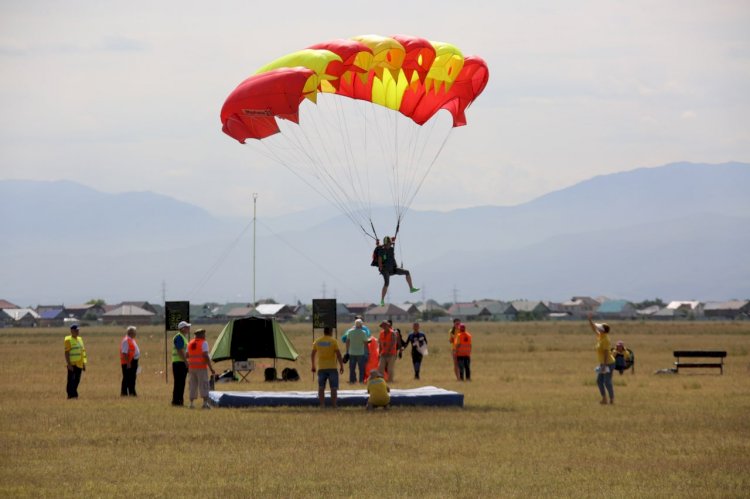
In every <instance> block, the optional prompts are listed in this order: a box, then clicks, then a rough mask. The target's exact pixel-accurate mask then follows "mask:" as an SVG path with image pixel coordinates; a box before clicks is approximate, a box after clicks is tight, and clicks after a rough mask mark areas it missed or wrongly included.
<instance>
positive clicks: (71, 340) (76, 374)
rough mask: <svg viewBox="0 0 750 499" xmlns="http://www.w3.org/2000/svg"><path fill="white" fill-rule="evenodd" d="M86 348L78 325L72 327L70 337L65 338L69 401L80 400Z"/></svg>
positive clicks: (66, 388)
mask: <svg viewBox="0 0 750 499" xmlns="http://www.w3.org/2000/svg"><path fill="white" fill-rule="evenodd" d="M86 362H87V359H86V347H84V346H83V338H81V337H80V336H79V335H78V324H73V325H72V326H70V335H68V336H66V337H65V364H66V365H67V368H68V383H67V385H66V387H65V390H66V391H67V392H68V398H69V399H77V398H78V384H79V383H80V382H81V375H82V374H83V371H85V370H86Z"/></svg>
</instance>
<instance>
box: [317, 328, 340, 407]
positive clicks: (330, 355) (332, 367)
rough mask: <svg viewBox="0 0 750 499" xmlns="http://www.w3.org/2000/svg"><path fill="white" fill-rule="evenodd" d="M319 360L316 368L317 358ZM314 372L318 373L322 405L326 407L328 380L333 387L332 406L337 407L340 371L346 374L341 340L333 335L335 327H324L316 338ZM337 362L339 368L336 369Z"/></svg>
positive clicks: (319, 394) (319, 396) (319, 397)
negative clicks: (321, 333) (320, 334)
mask: <svg viewBox="0 0 750 499" xmlns="http://www.w3.org/2000/svg"><path fill="white" fill-rule="evenodd" d="M316 357H317V360H318V366H317V367H318V368H317V369H316V366H315V360H316ZM310 361H311V365H312V372H313V373H315V372H316V371H317V373H318V400H319V401H320V407H321V408H323V407H325V390H326V381H327V382H328V384H329V386H330V387H331V407H333V408H334V409H335V408H336V398H337V395H338V390H339V373H340V374H344V359H343V358H342V357H341V350H340V349H339V342H338V341H337V340H336V338H334V337H333V329H331V328H330V327H327V328H324V329H323V336H321V337H320V338H318V339H317V340H315V342H314V343H313V347H312V353H311V354H310ZM336 362H338V365H339V370H338V371H336Z"/></svg>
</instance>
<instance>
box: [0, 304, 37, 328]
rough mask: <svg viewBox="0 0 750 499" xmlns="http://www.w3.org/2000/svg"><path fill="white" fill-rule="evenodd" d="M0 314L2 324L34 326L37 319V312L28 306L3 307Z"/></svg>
mask: <svg viewBox="0 0 750 499" xmlns="http://www.w3.org/2000/svg"><path fill="white" fill-rule="evenodd" d="M0 316H1V317H0V323H2V324H3V326H13V327H36V326H37V325H38V321H39V314H37V313H36V312H35V311H34V310H32V309H30V308H4V309H2V310H0Z"/></svg>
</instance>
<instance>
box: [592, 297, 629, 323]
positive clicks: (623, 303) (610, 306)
mask: <svg viewBox="0 0 750 499" xmlns="http://www.w3.org/2000/svg"><path fill="white" fill-rule="evenodd" d="M595 314H596V315H597V316H598V317H600V318H609V319H633V318H635V317H636V315H637V314H636V311H635V307H634V306H633V304H632V303H630V302H629V301H627V300H608V301H605V302H604V303H602V304H601V305H599V306H598V307H597V309H596V312H595Z"/></svg>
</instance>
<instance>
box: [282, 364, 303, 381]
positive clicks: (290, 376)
mask: <svg viewBox="0 0 750 499" xmlns="http://www.w3.org/2000/svg"><path fill="white" fill-rule="evenodd" d="M281 379H283V380H284V381H299V373H298V372H297V370H296V369H294V368H293V367H285V368H284V369H283V370H282V371H281Z"/></svg>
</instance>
